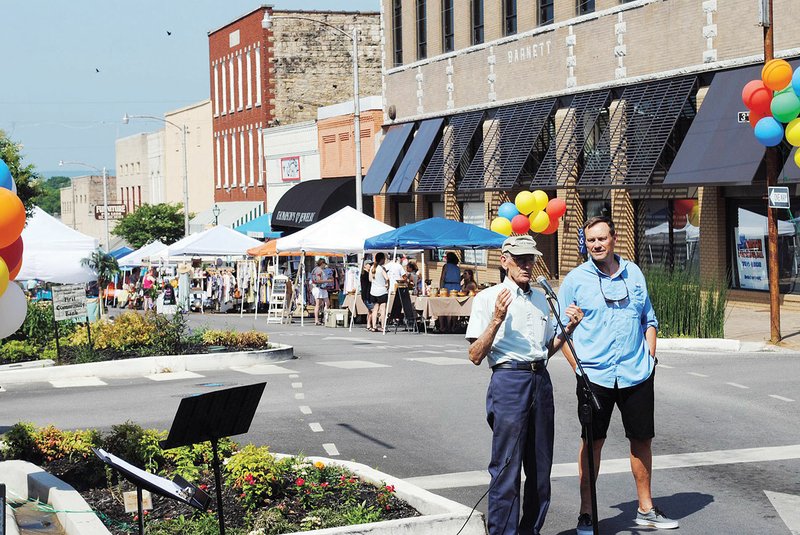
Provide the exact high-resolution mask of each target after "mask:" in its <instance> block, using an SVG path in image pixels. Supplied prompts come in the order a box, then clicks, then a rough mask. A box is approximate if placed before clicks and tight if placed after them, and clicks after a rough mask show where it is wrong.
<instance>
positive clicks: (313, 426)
mask: <svg viewBox="0 0 800 535" xmlns="http://www.w3.org/2000/svg"><path fill="white" fill-rule="evenodd" d="M308 427H310V428H311V430H312V431H314V432H315V433H322V426H321V425H319V424H318V423H317V422H313V423H310V424H308Z"/></svg>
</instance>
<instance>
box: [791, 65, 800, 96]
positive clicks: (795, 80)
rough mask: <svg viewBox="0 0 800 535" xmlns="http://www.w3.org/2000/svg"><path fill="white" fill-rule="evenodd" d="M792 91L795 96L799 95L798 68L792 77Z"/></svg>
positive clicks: (799, 69)
mask: <svg viewBox="0 0 800 535" xmlns="http://www.w3.org/2000/svg"><path fill="white" fill-rule="evenodd" d="M792 90H793V91H794V94H795V95H800V67H798V68H796V69H795V70H794V75H792Z"/></svg>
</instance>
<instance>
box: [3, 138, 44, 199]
mask: <svg viewBox="0 0 800 535" xmlns="http://www.w3.org/2000/svg"><path fill="white" fill-rule="evenodd" d="M19 150H20V145H19V144H17V143H15V142H14V141H12V140H11V139H10V138H9V137H8V136H7V135H6V133H5V132H4V131H2V130H0V160H3V161H4V162H6V165H7V166H8V168H9V170H11V176H12V177H14V182H15V183H16V185H17V195H18V196H19V198H20V200H21V201H22V203H23V204H24V205H25V210H26V211H27V212H28V215H31V210H33V206H34V205H35V204H36V203H37V201H38V198H39V197H40V196H41V194H42V186H41V182H42V177H41V175H40V174H39V173H37V172H36V170H35V169H36V168H35V167H34V166H33V165H32V164H29V165H23V164H22V155H21V154H20V152H19Z"/></svg>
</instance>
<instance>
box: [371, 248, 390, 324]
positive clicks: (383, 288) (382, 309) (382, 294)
mask: <svg viewBox="0 0 800 535" xmlns="http://www.w3.org/2000/svg"><path fill="white" fill-rule="evenodd" d="M385 262H386V255H385V254H383V253H378V254H376V255H375V262H374V263H373V264H372V270H371V271H370V279H371V281H372V284H371V285H370V289H369V295H370V297H371V299H372V302H373V303H374V306H373V307H372V313H371V314H369V315H368V316H367V330H368V331H373V332H375V331H378V330H380V329H379V328H378V325H379V323H378V317H383V316H382V315H383V314H385V313H386V302H387V301H388V300H389V284H388V282H389V276H388V275H387V274H386V270H385V269H384V267H383V264H384V263H385ZM370 318H372V319H371V321H370Z"/></svg>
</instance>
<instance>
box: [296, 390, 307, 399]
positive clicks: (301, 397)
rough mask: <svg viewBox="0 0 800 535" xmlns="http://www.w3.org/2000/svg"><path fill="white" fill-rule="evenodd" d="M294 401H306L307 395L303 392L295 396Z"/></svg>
mask: <svg viewBox="0 0 800 535" xmlns="http://www.w3.org/2000/svg"><path fill="white" fill-rule="evenodd" d="M294 399H306V395H305V394H303V393H302V392H299V393H297V394H295V395H294Z"/></svg>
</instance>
